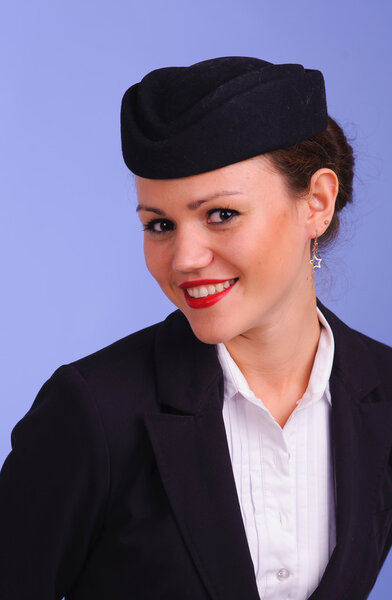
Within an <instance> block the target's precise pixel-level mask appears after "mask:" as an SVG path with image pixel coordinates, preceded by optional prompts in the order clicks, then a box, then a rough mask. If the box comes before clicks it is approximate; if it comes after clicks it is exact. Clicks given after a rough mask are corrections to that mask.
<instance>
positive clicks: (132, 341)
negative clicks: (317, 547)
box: [0, 301, 392, 600]
mask: <svg viewBox="0 0 392 600" xmlns="http://www.w3.org/2000/svg"><path fill="white" fill-rule="evenodd" d="M318 306H319V307H320V309H321V311H322V312H323V314H324V315H325V317H326V318H327V320H328V322H329V323H330V325H331V328H332V331H333V334H334V338H335V359H334V364H333V370H332V375H331V379H330V389H331V397H332V411H331V415H332V416H331V419H332V421H331V428H332V429H331V431H332V448H333V454H334V464H335V472H336V484H337V490H336V493H337V544H336V547H335V549H334V552H333V554H332V556H331V559H330V561H329V563H328V565H327V567H326V570H325V572H324V574H323V577H322V579H321V582H320V584H319V586H318V587H317V589H316V590H315V592H314V593H313V594H312V595H311V599H312V600H316V599H317V600H361V599H363V598H366V597H367V596H368V594H369V592H370V590H371V588H372V586H373V585H374V583H375V580H376V577H377V574H378V573H379V570H380V569H381V566H382V564H383V562H384V560H385V558H386V556H387V553H388V550H389V548H390V546H391V544H392V456H391V449H392V348H390V347H389V346H386V345H384V344H382V343H380V342H377V341H375V340H373V339H371V338H369V337H366V336H365V335H363V334H361V333H358V332H356V331H354V330H353V329H351V328H349V327H348V326H347V325H345V324H344V323H343V322H342V321H340V320H339V319H338V318H337V317H336V316H335V315H334V314H333V313H331V312H330V311H329V310H328V309H327V308H325V307H324V306H323V305H322V304H321V303H320V302H319V301H318ZM222 403H223V374H222V369H221V367H220V364H219V361H218V358H217V354H216V347H215V345H213V344H205V343H203V342H201V341H200V340H198V339H197V338H196V337H195V335H194V334H193V332H192V329H191V328H190V325H189V323H188V321H187V319H186V318H185V316H184V315H183V313H182V312H181V311H179V310H176V311H174V312H173V313H171V314H170V315H169V316H168V317H167V318H166V319H165V320H164V321H163V322H161V323H157V324H154V325H152V326H151V327H147V328H146V329H143V330H141V331H138V332H136V333H133V334H131V335H129V336H128V337H125V338H124V339H121V340H119V341H117V342H115V343H113V344H112V345H110V346H108V347H106V348H104V349H102V350H100V351H98V352H96V353H94V354H92V355H90V356H87V357H84V358H82V359H80V360H77V361H75V362H73V363H71V364H68V365H63V366H61V367H59V368H58V369H57V370H56V371H55V372H54V374H53V375H52V377H51V378H50V379H49V380H48V381H47V382H46V383H45V384H44V385H43V387H42V388H41V390H40V391H39V393H38V395H37V397H36V399H35V401H34V403H33V405H32V407H31V408H30V410H29V411H28V412H27V414H26V415H25V416H24V417H23V418H22V419H21V420H20V421H19V422H18V423H17V424H16V425H15V427H14V429H13V430H12V433H11V441H12V451H11V452H10V454H9V455H8V457H7V458H6V460H5V462H4V465H3V468H2V472H1V477H0V554H1V556H0V598H1V600H55V599H56V600H58V599H61V598H62V597H63V596H65V597H66V598H67V600H258V599H259V596H258V592H257V587H256V580H255V574H254V568H253V564H252V559H251V556H250V552H249V548H248V544H247V539H246V535H245V530H244V526H243V521H242V517H241V512H240V507H239V502H238V496H237V492H236V488H235V483H234V477H233V472H232V467H231V461H230V455H229V450H228V445H227V440H226V434H225V428H224V422H223V418H222ZM282 566H283V567H284V565H282Z"/></svg>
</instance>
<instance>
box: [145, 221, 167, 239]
mask: <svg viewBox="0 0 392 600" xmlns="http://www.w3.org/2000/svg"><path fill="white" fill-rule="evenodd" d="M172 229H173V223H172V222H171V221H169V220H168V219H151V221H148V223H146V224H145V225H144V226H143V231H149V232H150V233H152V234H158V235H159V234H162V233H166V232H167V231H172Z"/></svg>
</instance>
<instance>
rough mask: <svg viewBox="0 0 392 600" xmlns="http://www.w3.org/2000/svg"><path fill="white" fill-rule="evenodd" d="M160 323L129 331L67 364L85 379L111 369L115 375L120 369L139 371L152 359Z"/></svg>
mask: <svg viewBox="0 0 392 600" xmlns="http://www.w3.org/2000/svg"><path fill="white" fill-rule="evenodd" d="M161 323H162V322H158V323H154V324H153V325H149V326H148V327H145V328H143V329H140V330H138V331H135V332H133V333H130V334H129V335H127V336H125V337H123V338H120V339H118V340H115V341H114V342H112V343H110V344H108V345H107V346H104V347H103V348H100V349H98V350H96V351H94V352H92V353H91V354H88V355H86V356H83V357H81V358H79V359H77V360H74V361H73V362H71V363H69V364H70V365H71V366H72V367H74V368H75V369H77V371H79V373H80V374H81V375H82V376H83V377H84V378H86V379H93V378H94V377H95V376H98V374H101V375H102V374H103V373H108V372H109V371H111V370H112V371H114V372H116V374H117V375H118V373H119V371H120V370H122V369H126V370H127V371H128V372H130V371H132V372H136V373H137V372H139V373H140V369H141V368H143V366H146V365H147V364H149V363H150V362H151V360H152V357H153V352H154V342H155V336H156V332H157V330H158V329H159V327H160V326H161Z"/></svg>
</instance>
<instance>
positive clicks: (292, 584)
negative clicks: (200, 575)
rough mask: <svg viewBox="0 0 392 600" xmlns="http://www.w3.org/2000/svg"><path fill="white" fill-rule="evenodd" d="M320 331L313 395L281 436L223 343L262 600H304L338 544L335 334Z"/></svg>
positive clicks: (234, 455) (239, 481)
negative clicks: (333, 384)
mask: <svg viewBox="0 0 392 600" xmlns="http://www.w3.org/2000/svg"><path fill="white" fill-rule="evenodd" d="M317 312H318V317H319V321H320V323H321V325H322V327H321V333H320V339H319V344H318V349H317V352H316V356H315V360H314V363H313V368H312V372H311V375H310V379H309V383H308V387H307V389H306V391H305V393H304V395H303V397H302V398H301V399H300V400H298V401H297V406H296V408H295V410H294V411H293V412H292V413H291V415H290V417H289V419H288V420H287V422H286V423H285V425H284V427H283V429H282V428H281V426H280V425H279V424H278V423H277V422H276V421H275V419H274V417H273V416H272V415H271V413H270V412H269V410H268V408H266V407H265V406H264V404H263V402H262V400H261V399H260V398H257V397H256V396H255V394H254V393H253V392H252V390H251V389H250V388H249V386H248V383H247V381H246V379H245V377H244V375H243V374H242V372H241V371H240V369H239V367H238V366H237V364H236V363H235V362H234V360H233V359H232V357H231V355H230V354H229V352H228V350H227V348H226V346H225V345H224V343H219V344H217V353H218V358H219V361H220V364H221V366H222V369H223V375H224V403H223V420H224V424H225V429H226V435H227V441H228V446H229V451H230V457H231V462H232V467H233V474H234V479H235V484H236V488H237V493H238V499H239V503H240V507H241V513H242V518H243V521H244V526H245V532H246V536H247V539H248V544H249V549H250V553H251V557H252V561H253V565H254V570H255V575H256V581H257V587H258V591H259V595H260V598H261V600H283V599H285V600H286V599H290V600H306V598H308V597H309V596H310V595H311V593H312V592H313V591H314V590H315V588H316V587H317V586H318V584H319V582H320V579H321V576H322V575H323V573H324V570H325V567H326V566H327V563H328V561H329V558H330V556H331V553H332V550H333V548H334V547H335V543H336V532H335V490H334V474H333V470H332V459H331V448H330V417H331V410H332V405H331V395H330V391H329V377H330V374H331V370H332V362H333V356H334V338H333V334H332V330H331V328H330V326H329V324H328V322H327V320H326V319H325V317H324V315H323V314H322V313H321V311H320V310H319V308H318V307H317Z"/></svg>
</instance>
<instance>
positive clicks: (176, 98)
mask: <svg viewBox="0 0 392 600" xmlns="http://www.w3.org/2000/svg"><path fill="white" fill-rule="evenodd" d="M327 125H328V113H327V103H326V97H325V86H324V78H323V75H322V73H321V72H320V71H318V70H314V69H305V68H304V67H303V66H302V65H299V64H273V63H270V62H267V61H265V60H261V59H259V58H252V57H244V56H225V57H220V58H212V59H209V60H204V61H201V62H197V63H195V64H193V65H190V66H188V67H163V68H160V69H155V70H153V71H151V72H150V73H148V74H147V75H145V76H144V77H143V79H142V80H141V81H140V82H139V83H136V84H134V85H132V86H131V87H130V88H129V89H128V90H127V91H126V92H125V94H124V96H123V99H122V103H121V143H122V152H123V157H124V161H125V164H126V165H127V167H128V168H129V169H130V170H131V171H132V172H133V173H135V174H136V175H139V176H141V177H146V178H149V179H172V178H177V177H187V176H189V175H196V174H198V173H204V172H206V171H212V170H214V169H218V168H220V167H224V166H226V165H229V164H232V163H235V162H238V161H241V160H245V159H248V158H251V157H253V156H257V155H259V154H264V153H266V152H270V151H272V150H277V149H280V148H286V147H288V146H291V145H293V144H295V143H297V142H300V141H303V140H306V139H309V138H311V137H313V136H314V135H316V134H318V133H321V132H322V131H324V130H325V129H326V128H327Z"/></svg>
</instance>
